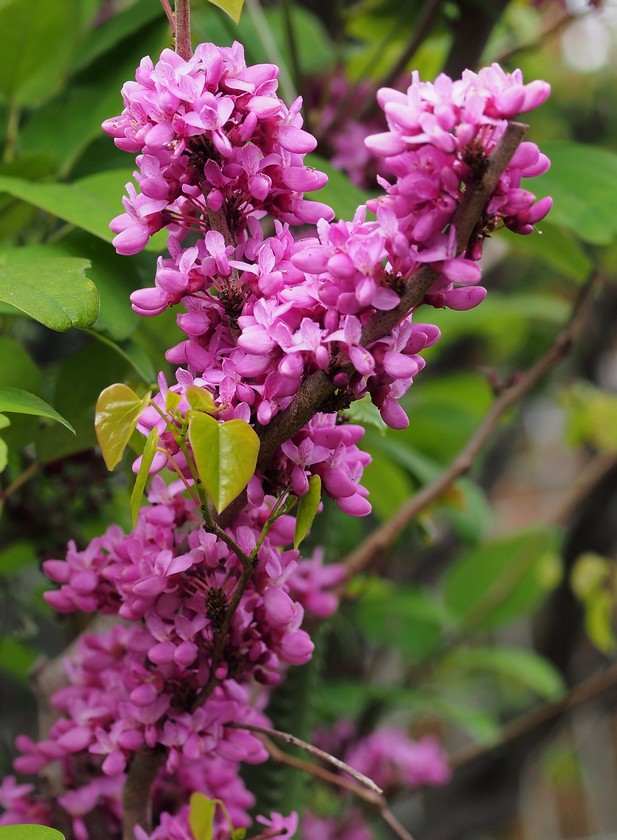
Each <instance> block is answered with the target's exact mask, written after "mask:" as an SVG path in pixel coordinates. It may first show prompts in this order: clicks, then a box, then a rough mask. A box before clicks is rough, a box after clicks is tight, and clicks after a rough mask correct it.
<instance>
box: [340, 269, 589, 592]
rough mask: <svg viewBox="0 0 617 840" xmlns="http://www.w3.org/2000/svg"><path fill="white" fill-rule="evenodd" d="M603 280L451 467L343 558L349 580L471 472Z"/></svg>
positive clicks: (567, 342) (556, 356)
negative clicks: (493, 435)
mask: <svg viewBox="0 0 617 840" xmlns="http://www.w3.org/2000/svg"><path fill="white" fill-rule="evenodd" d="M599 282H600V278H599V277H598V276H596V275H594V276H592V278H591V279H590V280H589V282H588V283H587V284H586V285H585V286H584V287H583V289H582V290H581V293H580V294H579V297H578V299H577V301H576V303H575V305H574V308H573V312H572V316H571V317H570V320H569V321H568V323H567V324H566V326H565V327H564V328H563V329H562V330H561V332H560V333H559V334H558V336H557V338H556V339H555V341H554V342H553V344H552V345H551V346H550V347H549V349H548V350H547V352H546V353H545V354H544V355H543V356H541V357H540V358H539V359H538V360H537V361H536V362H535V364H534V365H532V367H531V368H530V369H529V370H528V371H527V372H526V373H524V374H523V375H521V376H519V377H518V378H517V379H516V381H514V382H513V383H512V384H511V385H509V386H508V387H507V388H505V389H504V390H503V391H502V392H501V394H500V395H499V397H498V398H497V399H496V400H495V402H494V403H493V405H492V406H491V408H490V409H489V411H488V412H487V414H486V416H485V417H484V419H483V420H482V422H481V423H480V425H479V426H478V428H477V429H476V431H475V432H474V434H473V435H472V436H471V438H470V439H469V441H468V442H467V444H466V445H465V446H464V447H463V449H461V451H460V452H459V454H458V455H457V456H456V458H455V459H454V461H453V462H452V463H451V464H450V466H449V467H448V468H447V469H445V470H444V471H443V472H442V473H441V474H440V475H439V476H438V477H437V478H436V479H435V480H434V481H432V482H431V483H430V484H427V485H426V486H425V487H423V488H422V490H420V491H419V492H418V493H416V495H415V496H413V497H412V498H411V499H409V501H407V502H406V503H405V504H404V505H402V507H401V508H399V510H398V511H397V512H396V513H395V514H394V516H393V517H392V518H391V519H389V520H388V521H387V522H384V523H383V525H380V526H379V527H378V528H376V529H375V531H373V533H372V534H371V535H370V536H369V537H368V539H366V540H364V542H363V543H362V545H361V546H360V548H358V549H357V550H356V551H354V552H352V553H351V554H349V555H348V556H347V557H346V558H345V559H344V560H343V561H342V562H343V563H344V565H345V568H346V572H347V578H348V579H349V578H351V577H353V576H354V575H356V574H357V573H358V572H360V571H361V570H362V569H365V568H366V567H367V566H370V565H371V564H372V563H373V562H374V560H375V559H376V557H377V556H378V555H379V554H380V553H381V552H383V551H384V550H385V549H387V548H388V546H390V545H391V544H392V543H393V542H394V541H395V540H396V538H397V537H398V536H399V535H400V534H401V533H402V531H403V530H404V529H405V528H406V527H407V526H408V525H409V523H410V522H411V521H412V520H413V519H415V517H416V516H417V515H418V514H419V513H420V512H421V511H422V510H424V509H425V508H426V507H428V505H430V504H431V503H432V502H434V501H435V500H436V499H438V498H439V497H440V496H441V495H442V493H444V491H445V490H447V489H448V487H449V486H450V485H451V484H452V483H453V482H454V481H455V480H456V479H457V478H460V477H461V476H463V475H465V474H466V473H467V472H469V470H470V469H471V467H472V466H473V464H474V462H475V460H476V458H477V457H478V455H479V454H480V452H481V451H482V449H483V448H484V446H485V445H486V443H487V441H488V440H489V438H490V437H491V435H492V434H493V432H494V431H495V429H496V428H497V426H498V424H499V421H500V420H501V418H502V416H503V415H504V414H505V412H506V411H507V410H508V409H509V408H511V407H512V406H513V405H515V404H516V403H518V402H520V400H521V399H522V398H523V397H524V396H525V395H526V394H527V393H528V392H529V391H530V390H531V389H532V388H533V387H534V385H536V383H537V382H539V380H540V379H542V377H543V376H544V375H545V374H546V373H547V372H548V371H549V370H550V369H551V368H552V367H553V366H554V365H555V364H556V363H557V362H558V361H559V360H560V359H561V358H563V356H565V355H566V353H567V352H568V351H569V349H570V347H571V346H572V343H573V342H574V340H575V338H576V337H577V335H578V334H579V332H580V330H581V328H582V326H583V324H584V323H585V320H586V318H587V314H588V309H589V306H590V304H591V301H592V297H593V295H594V293H595V290H596V288H597V287H598V285H599ZM344 587H345V584H342V588H343V589H344Z"/></svg>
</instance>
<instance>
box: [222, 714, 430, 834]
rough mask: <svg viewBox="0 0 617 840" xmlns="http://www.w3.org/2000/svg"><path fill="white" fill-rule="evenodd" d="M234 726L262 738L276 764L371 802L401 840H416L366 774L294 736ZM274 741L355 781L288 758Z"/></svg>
mask: <svg viewBox="0 0 617 840" xmlns="http://www.w3.org/2000/svg"><path fill="white" fill-rule="evenodd" d="M232 726H233V727H234V728H235V729H247V730H249V731H250V732H255V733H257V734H259V735H261V736H262V742H263V744H264V746H265V747H266V749H267V750H268V753H269V754H270V757H271V758H272V759H273V760H274V761H278V762H279V763H281V764H286V765H287V766H288V767H294V768H295V769H296V770H302V771H303V772H305V773H308V774H309V775H311V776H314V777H315V778H318V779H320V780H321V781H323V782H327V783H328V784H331V785H334V786H335V787H338V788H342V789H343V790H347V791H349V792H350V793H352V794H354V796H357V797H358V798H359V799H362V800H364V802H368V804H369V805H371V806H372V807H374V808H375V809H376V810H377V812H378V813H379V815H380V817H381V818H382V819H383V821H384V822H385V823H386V824H387V825H389V826H390V828H391V829H392V831H393V832H394V833H395V834H396V836H397V837H400V838H401V840H414V838H413V837H412V835H411V834H410V833H409V832H408V831H407V829H406V828H405V827H404V826H403V825H401V823H400V822H399V821H398V820H397V818H396V817H395V816H394V814H393V813H392V811H391V810H390V808H389V807H388V803H387V801H386V798H385V796H384V794H383V791H382V790H381V788H380V787H378V786H377V785H376V784H375V783H374V782H373V781H372V779H369V778H368V777H367V776H365V775H364V774H363V773H359V772H358V771H357V770H354V768H353V767H350V766H349V765H348V764H346V763H345V762H344V761H341V760H340V759H338V758H336V757H335V756H333V755H331V754H330V753H327V752H324V750H320V749H319V748H318V747H315V746H314V745H313V744H309V743H307V742H306V741H302V740H301V739H300V738H296V736H295V735H292V734H291V733H289V732H280V731H279V730H276V729H269V728H268V727H265V726H255V725H253V724H240V723H239V724H232ZM271 738H277V739H279V740H281V741H284V742H285V743H286V744H292V745H293V746H296V747H300V749H303V750H305V751H307V752H309V753H310V754H311V755H314V756H315V757H317V758H320V759H321V760H322V761H326V762H328V763H329V764H332V765H333V766H334V767H336V768H337V769H338V770H340V771H341V772H343V773H347V774H348V775H349V776H351V777H352V778H351V779H347V778H345V776H339V775H338V774H337V773H332V772H331V771H330V770H326V769H325V768H323V767H319V766H318V765H316V764H310V763H309V762H308V761H303V760H302V759H300V758H296V756H293V755H289V753H286V752H283V750H280V749H279V748H278V747H277V746H276V744H274V743H272V740H271Z"/></svg>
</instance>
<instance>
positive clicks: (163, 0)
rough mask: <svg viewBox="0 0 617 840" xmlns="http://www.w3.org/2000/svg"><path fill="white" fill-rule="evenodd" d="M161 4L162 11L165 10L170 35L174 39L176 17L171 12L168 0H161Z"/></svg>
mask: <svg viewBox="0 0 617 840" xmlns="http://www.w3.org/2000/svg"><path fill="white" fill-rule="evenodd" d="M161 6H162V7H163V11H164V12H165V14H166V16H167V20H168V21H169V25H170V27H171V34H172V37H173V38H174V40H175V38H176V18H175V15H174V13H173V10H172V8H171V6H170V4H169V0H161Z"/></svg>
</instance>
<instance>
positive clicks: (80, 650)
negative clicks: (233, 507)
mask: <svg viewBox="0 0 617 840" xmlns="http://www.w3.org/2000/svg"><path fill="white" fill-rule="evenodd" d="M181 489H182V485H181V483H180V482H176V483H175V485H173V486H169V487H168V486H166V485H165V484H164V483H163V481H162V480H161V479H160V478H158V477H157V478H155V479H153V488H152V492H151V494H150V502H151V504H150V505H149V506H147V507H144V508H143V509H142V511H141V513H140V516H139V520H138V523H137V527H136V528H135V530H134V531H133V532H132V533H130V534H125V533H123V531H122V530H121V529H120V528H119V527H118V526H115V525H114V526H111V527H110V528H109V529H108V531H107V532H106V533H105V534H104V535H103V536H101V537H97V538H95V539H94V540H93V541H92V542H91V543H90V545H89V546H88V547H87V548H86V549H85V550H83V551H78V550H77V548H76V546H75V545H74V544H71V545H70V546H69V551H68V553H67V557H66V560H62V561H61V560H48V561H46V562H45V564H44V570H45V572H46V574H47V575H48V576H49V577H50V578H51V579H52V580H54V581H56V582H57V583H58V584H60V588H59V589H57V590H54V591H52V592H48V593H46V595H45V598H46V600H47V601H48V603H49V604H50V605H51V606H53V607H54V609H56V610H57V611H58V612H60V613H68V612H73V611H75V610H80V611H82V612H86V613H93V612H98V613H103V614H106V615H118V616H119V617H120V618H122V619H124V620H125V621H126V622H129V623H128V624H126V625H124V624H122V625H114V626H112V627H111V629H109V630H107V631H105V632H102V633H99V634H97V635H95V634H86V635H84V636H82V637H81V639H80V641H79V644H78V647H77V651H76V654H75V656H74V657H73V658H72V659H71V660H67V663H66V668H67V676H68V678H69V685H67V686H66V687H65V688H63V689H61V690H59V691H57V692H56V693H55V695H54V697H53V705H54V707H55V709H56V710H57V711H58V712H59V713H60V717H59V719H58V720H57V721H56V723H55V724H54V725H53V726H52V728H51V730H50V732H49V735H48V737H47V738H46V739H45V740H43V741H40V742H38V743H34V742H33V741H31V740H30V739H29V738H27V737H25V736H20V738H18V742H17V746H18V748H19V750H20V753H21V755H20V756H19V757H18V758H17V759H16V761H15V768H16V769H17V770H18V771H20V772H23V773H39V772H41V771H42V770H44V769H45V768H46V767H47V766H48V765H49V764H50V763H51V762H59V763H60V765H61V766H62V768H63V773H64V781H65V783H66V784H67V786H69V787H70V782H71V779H72V773H73V772H74V766H75V762H76V761H78V760H79V759H80V757H83V756H84V755H87V756H88V757H89V758H88V764H89V766H91V767H93V768H95V769H96V773H95V775H94V776H93V777H92V778H91V779H89V780H88V781H87V782H85V783H84V782H83V780H82V784H81V785H80V786H79V788H77V789H74V790H69V791H67V793H66V794H65V795H64V796H63V797H61V798H60V800H59V804H60V806H61V807H62V808H63V809H64V810H65V811H66V812H67V813H68V814H69V815H70V816H71V819H72V821H73V831H74V835H75V838H76V840H86V838H87V831H86V828H85V823H84V822H83V820H84V817H85V816H87V815H88V814H91V813H93V812H95V811H97V812H98V810H97V809H102V810H103V811H105V810H107V811H111V812H112V813H114V814H116V815H120V814H121V804H120V793H121V790H122V787H123V784H124V782H125V772H126V768H127V764H129V763H130V761H131V759H132V758H133V756H134V755H135V753H136V752H137V751H138V750H140V749H142V748H144V747H147V748H150V749H152V748H154V747H156V746H158V747H161V746H163V747H164V748H165V765H164V768H163V770H162V773H161V775H160V776H159V780H158V782H157V785H158V788H157V790H158V791H159V793H160V796H159V798H160V799H161V801H164V800H165V799H166V798H167V797H166V796H163V791H164V790H165V789H166V788H170V786H172V785H171V780H172V779H173V780H174V785H175V789H174V797H175V798H179V800H180V801H185V800H186V799H187V798H188V795H189V794H190V793H191V792H192V791H194V790H200V791H203V792H204V793H205V794H206V795H207V796H208V797H210V798H222V799H223V800H224V802H225V805H226V808H227V810H228V812H229V814H230V817H231V819H232V822H233V824H234V825H235V826H236V827H239V828H241V827H243V826H247V825H249V818H248V815H247V809H248V808H249V807H251V806H252V804H253V798H252V796H251V795H250V794H249V793H248V792H247V791H246V789H245V788H244V786H243V784H242V782H241V781H240V779H239V776H238V765H239V762H240V761H244V762H249V763H251V762H253V763H258V762H261V761H264V760H265V759H266V757H267V754H266V752H265V750H264V748H263V746H262V744H261V742H260V741H259V740H257V738H256V737H255V736H254V735H252V734H250V733H248V732H247V731H244V730H242V729H238V728H236V726H237V724H242V723H252V724H255V723H257V724H260V725H267V723H268V721H267V719H266V718H265V717H264V716H263V714H261V713H260V712H259V711H257V710H256V708H255V707H254V705H252V704H251V703H250V702H249V687H250V686H252V687H253V688H252V692H253V694H254V693H255V689H256V687H257V686H262V687H264V688H262V693H263V694H264V698H265V697H266V696H267V687H268V686H271V685H273V684H274V683H276V682H277V681H278V680H280V678H281V674H282V672H283V670H284V667H285V666H286V665H288V664H293V665H301V664H304V663H305V662H307V661H308V659H310V656H311V654H312V651H313V643H312V642H311V640H310V637H309V636H308V634H307V633H306V632H305V631H304V630H302V629H300V624H301V623H302V619H303V616H304V607H303V604H304V605H305V606H306V608H307V610H309V611H311V612H312V613H313V614H314V615H315V616H316V617H325V616H327V615H329V614H330V613H331V612H333V611H334V610H335V609H336V606H337V599H336V597H335V596H334V594H333V593H332V592H331V591H329V590H330V589H331V587H332V586H334V585H335V584H337V583H339V582H340V580H341V578H342V569H341V567H339V566H335V565H331V566H323V565H322V558H321V555H320V554H319V553H317V554H316V555H315V556H314V557H313V558H311V559H308V560H301V559H299V557H298V552H297V551H295V550H293V549H287V550H286V546H288V545H289V544H290V543H291V542H292V541H293V526H294V520H293V518H292V517H291V516H281V517H280V518H279V519H278V520H277V521H276V523H275V525H274V526H273V527H272V528H271V529H270V531H269V532H268V535H267V537H266V538H265V539H264V540H263V541H262V543H261V545H260V546H257V540H258V538H259V535H260V532H261V529H262V527H263V524H264V522H265V520H266V519H267V516H268V513H269V511H270V506H269V505H271V500H270V499H266V500H265V503H264V504H263V505H262V506H261V507H260V508H250V509H249V512H248V513H246V514H244V515H242V516H239V517H238V518H237V519H236V520H235V521H234V524H233V527H230V528H229V529H228V530H227V534H228V536H229V537H230V538H231V539H233V540H234V541H235V543H236V544H237V545H238V546H239V547H240V549H241V550H242V552H243V554H244V556H245V558H246V557H247V556H249V555H251V557H252V559H251V563H252V566H253V568H254V571H253V574H252V576H251V580H250V583H249V585H248V587H247V588H246V590H245V592H244V594H243V598H242V600H241V602H240V604H239V606H238V608H237V609H236V610H235V612H234V613H233V616H232V617H231V621H230V624H229V628H228V634H227V639H226V645H225V656H224V659H223V660H222V661H221V662H220V663H218V665H217V667H216V670H215V671H214V672H212V662H213V660H212V657H213V646H214V644H215V638H216V633H217V630H218V629H219V628H220V627H221V624H222V623H223V621H225V617H226V613H227V610H228V608H229V602H230V601H231V599H232V597H233V594H234V590H235V587H236V585H237V582H238V579H239V577H240V576H241V574H242V571H243V560H242V559H241V558H240V557H238V556H237V555H236V554H234V552H233V551H231V550H230V548H229V546H228V545H227V543H226V542H224V541H222V540H221V539H220V538H218V537H216V536H215V535H214V534H212V533H207V532H206V531H205V530H204V528H203V526H202V525H201V524H200V523H201V520H200V517H199V511H198V510H197V509H196V506H195V504H194V503H193V502H192V501H191V500H187V499H185V498H184V497H183V496H182V495H181V493H180V490H181ZM245 562H246V561H245ZM209 684H210V685H212V686H213V690H212V692H211V694H210V696H209V697H208V698H207V699H206V701H205V702H204V703H203V704H201V705H198V706H195V698H196V697H197V696H198V695H199V693H200V691H201V690H202V689H203V688H204V686H206V685H209ZM263 702H265V700H262V703H263ZM232 723H233V724H235V725H236V726H234V727H233V728H232V727H230V726H229V724H232ZM81 761H82V763H83V758H82V759H81ZM5 784H6V785H7V789H6V796H5V798H6V800H7V804H6V805H5V807H6V808H7V813H6V814H5V815H4V817H3V819H4V820H8V821H9V822H10V821H15V819H24V818H26V817H27V819H28V821H38V819H39V818H40V820H41V821H43V822H45V821H46V820H47V819H48V818H49V812H48V810H46V808H45V805H44V800H43V799H41V798H36V797H34V798H33V797H31V796H30V794H31V786H21V785H17V786H15V784H14V783H8V782H7V783H5ZM9 796H10V803H9ZM156 797H157V793H156V791H155V801H156ZM112 804H113V807H112ZM178 819H179V820H180V823H182V819H184V820H185V819H186V815H185V814H184V816H182V814H181V815H180V816H179V817H178ZM277 819H278V818H277ZM174 825H176V823H175V816H174V817H173V818H172V816H171V814H167V816H165V814H163V816H162V817H161V822H160V826H159V829H158V833H157V832H155V834H154V835H152V836H153V837H154V838H158V837H159V836H161V837H162V836H166V837H167V836H171V837H173V836H175V835H174V834H173V831H172V826H174ZM173 830H174V831H176V830H177V831H180V829H179V828H178V826H176V828H174V829H173ZM165 831H168V832H171V833H168V834H164V832H165ZM221 832H222V833H221V837H223V836H226V835H225V833H224V826H223V825H222V826H221ZM142 834H143V832H142ZM140 836H141V835H140ZM143 836H144V837H145V835H143ZM178 836H179V837H184V835H183V834H181V833H180V834H178ZM289 836H291V834H290V835H289ZM142 840H143V838H142Z"/></svg>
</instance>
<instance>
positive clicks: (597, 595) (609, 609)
mask: <svg viewBox="0 0 617 840" xmlns="http://www.w3.org/2000/svg"><path fill="white" fill-rule="evenodd" d="M613 567H614V563H613V561H612V560H610V559H609V558H608V557H602V556H601V555H599V554H594V553H593V552H585V553H583V554H581V555H580V556H579V557H577V559H576V562H575V564H574V567H573V569H572V573H571V576H570V585H571V587H572V591H573V592H574V594H575V595H576V597H577V598H579V599H580V600H581V601H582V603H583V607H584V610H585V630H586V631H587V635H588V637H589V640H590V641H591V642H592V644H593V645H594V646H595V647H596V648H597V649H598V650H599V651H600V652H601V653H604V654H605V655H607V656H608V655H610V654H612V653H614V651H615V649H616V648H617V638H616V637H615V628H614V618H613V616H614V610H615V594H614V591H611V584H612V582H613ZM613 589H614V586H613Z"/></svg>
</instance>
